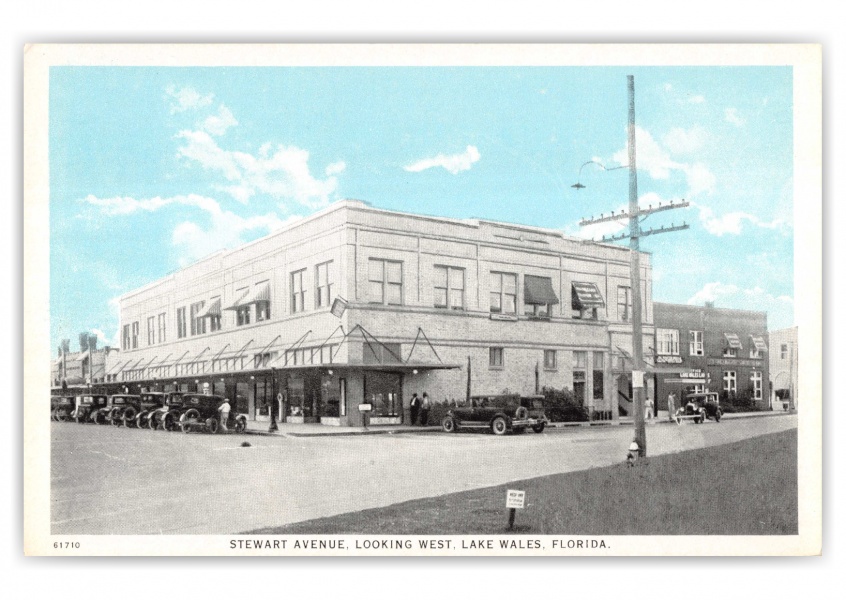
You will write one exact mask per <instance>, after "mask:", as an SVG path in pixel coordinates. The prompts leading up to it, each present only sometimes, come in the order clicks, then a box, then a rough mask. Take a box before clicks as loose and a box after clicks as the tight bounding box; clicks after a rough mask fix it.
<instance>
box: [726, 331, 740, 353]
mask: <svg viewBox="0 0 846 600" xmlns="http://www.w3.org/2000/svg"><path fill="white" fill-rule="evenodd" d="M725 336H726V341H727V342H728V345H729V348H738V349H740V350H743V344H741V343H740V336H738V335H737V334H736V333H726V334H725Z"/></svg>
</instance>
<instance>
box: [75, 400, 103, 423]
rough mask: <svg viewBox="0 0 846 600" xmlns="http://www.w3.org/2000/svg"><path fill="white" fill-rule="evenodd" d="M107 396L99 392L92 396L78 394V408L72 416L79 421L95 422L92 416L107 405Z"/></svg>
mask: <svg viewBox="0 0 846 600" xmlns="http://www.w3.org/2000/svg"><path fill="white" fill-rule="evenodd" d="M107 399H108V398H107V396H104V395H101V394H97V395H91V396H77V397H76V398H75V402H76V408H75V409H74V411H73V413H71V416H72V417H73V418H74V419H75V420H76V422H77V423H87V422H93V420H92V417H93V415H94V414H95V413H96V412H97V410H98V409H100V408H102V407H104V406H106V401H107Z"/></svg>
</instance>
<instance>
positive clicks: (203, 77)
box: [23, 44, 822, 556]
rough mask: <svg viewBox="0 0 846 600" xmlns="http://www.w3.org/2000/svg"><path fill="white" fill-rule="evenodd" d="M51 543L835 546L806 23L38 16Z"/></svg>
mask: <svg viewBox="0 0 846 600" xmlns="http://www.w3.org/2000/svg"><path fill="white" fill-rule="evenodd" d="M23 60H24V95H25V98H24V112H25V114H24V117H25V123H24V156H25V163H24V167H25V172H24V193H25V198H24V203H25V205H24V215H25V238H24V239H25V255H24V261H25V266H24V276H25V301H24V339H25V374H24V375H25V386H24V387H25V390H24V391H25V397H24V404H25V435H24V439H25V449H24V450H25V489H24V507H25V509H24V510H25V515H24V516H25V532H24V541H25V552H26V553H27V554H28V555H54V556H97V555H139V556H144V555H198V556H201V555H229V556H266V555H272V556H501V555H508V556H575V555H591V556H619V555H815V554H819V553H820V552H821V538H822V511H821V508H822V494H821V489H822V469H821V464H822V460H821V453H822V444H821V435H822V433H821V432H822V430H821V418H820V416H821V409H822V394H821V390H822V386H821V376H822V373H821V360H820V355H821V325H822V322H821V319H822V317H821V265H822V260H821V242H820V236H821V212H822V141H821V140H822V134H821V131H822V108H821V105H822V91H821V86H822V75H821V72H822V67H821V49H820V47H819V46H815V45H789V44H783V45H545V44H539V45H510V44H487V45H486V44H468V45H461V44H444V45H423V44H410V45H376V44H374V45H367V44H357V45H356V44H354V45H337V44H324V45H320V44H313V45H277V46H274V45H260V46H259V45H257V46H250V45H49V44H47V45H32V46H28V47H27V48H25V51H24V56H23Z"/></svg>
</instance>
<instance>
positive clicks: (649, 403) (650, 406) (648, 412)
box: [644, 396, 654, 421]
mask: <svg viewBox="0 0 846 600" xmlns="http://www.w3.org/2000/svg"><path fill="white" fill-rule="evenodd" d="M653 408H654V403H653V402H652V398H650V397H648V396H647V398H646V410H645V413H646V414H645V415H644V418H645V419H646V420H647V421H651V420H652V415H653Z"/></svg>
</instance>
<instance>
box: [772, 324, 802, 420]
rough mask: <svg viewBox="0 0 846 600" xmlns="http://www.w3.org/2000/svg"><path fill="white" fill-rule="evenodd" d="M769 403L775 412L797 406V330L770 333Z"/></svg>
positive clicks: (795, 328) (788, 329)
mask: <svg viewBox="0 0 846 600" xmlns="http://www.w3.org/2000/svg"><path fill="white" fill-rule="evenodd" d="M770 345H771V347H772V351H771V352H770V356H769V359H770V377H771V381H772V393H771V394H770V401H771V403H772V405H773V409H775V410H784V404H785V402H786V403H787V408H792V409H796V408H798V406H799V328H798V327H788V328H787V329H777V330H775V331H771V332H770Z"/></svg>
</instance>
